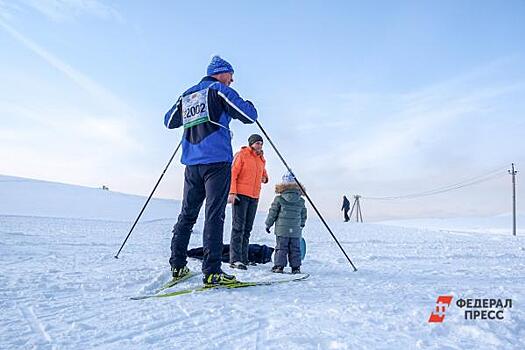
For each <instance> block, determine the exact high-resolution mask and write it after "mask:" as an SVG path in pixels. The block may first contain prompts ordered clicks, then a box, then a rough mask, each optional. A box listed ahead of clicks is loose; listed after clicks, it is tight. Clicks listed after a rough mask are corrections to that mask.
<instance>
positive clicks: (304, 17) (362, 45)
mask: <svg viewBox="0 0 525 350" xmlns="http://www.w3.org/2000/svg"><path fill="white" fill-rule="evenodd" d="M0 47H1V52H2V55H0V77H1V79H2V84H1V85H0V121H1V127H0V143H1V145H2V147H1V149H0V159H1V162H0V173H2V174H7V175H15V176H24V177H32V178H39V179H46V180H53V181H61V182H67V183H74V184H81V185H88V186H101V185H102V184H106V185H108V186H109V187H110V188H111V189H112V190H115V191H122V192H128V193H137V194H145V195H147V194H149V192H150V190H151V188H152V187H153V185H154V183H155V182H156V180H157V178H158V176H159V175H160V172H161V171H162V169H163V168H164V166H165V163H166V162H167V160H168V159H169V157H170V155H171V153H172V151H173V149H174V148H175V147H176V145H177V143H178V140H179V139H180V136H181V133H180V131H172V130H167V129H165V128H164V126H163V124H162V120H163V115H164V113H165V112H166V110H168V109H169V108H170V107H171V105H172V104H173V103H174V101H175V100H176V99H177V97H178V95H179V94H180V93H181V92H183V91H184V90H185V89H186V88H187V87H189V86H191V85H192V84H194V83H196V82H197V81H198V80H199V79H200V78H202V76H203V74H204V72H205V69H206V66H207V64H208V62H209V60H210V58H211V56H212V55H213V54H216V53H218V54H221V55H222V56H223V57H224V58H225V59H227V60H228V61H229V62H230V63H231V64H232V65H233V66H234V68H235V71H236V73H235V76H234V79H235V82H234V84H233V85H232V87H233V88H235V89H236V90H237V91H238V92H239V93H240V94H241V96H243V97H245V98H247V99H250V100H252V101H253V102H254V103H255V105H256V107H257V109H258V111H259V114H260V122H261V123H262V125H263V127H265V129H266V130H267V132H268V133H269V134H270V136H271V137H272V139H273V141H274V142H275V143H276V144H277V146H278V147H279V149H280V151H281V152H282V154H283V155H284V157H285V158H286V159H287V161H288V163H289V164H290V165H291V166H292V168H293V170H294V172H295V173H296V175H297V176H298V178H299V180H300V181H302V182H304V184H305V185H306V186H307V187H308V189H309V191H310V195H311V197H312V199H314V201H316V202H317V203H318V207H319V208H320V209H321V212H323V213H325V215H327V216H331V217H333V216H337V215H339V209H340V202H341V196H342V194H347V195H353V194H356V193H359V194H361V195H364V196H379V197H382V196H392V195H394V196H395V195H399V194H404V193H417V192H421V191H425V190H429V189H433V188H436V187H440V186H445V185H448V184H451V183H456V182H458V181H461V180H464V179H467V178H469V177H474V176H477V175H482V174H484V173H487V172H488V171H491V170H493V169H495V168H502V169H503V168H504V167H505V166H508V165H510V162H516V163H517V164H518V170H519V166H520V164H523V163H524V161H525V154H524V151H523V150H524V149H525V141H524V137H523V135H524V134H525V113H524V112H525V99H524V98H523V97H524V92H525V79H524V78H525V59H524V58H525V2H523V1H504V2H501V1H440V2H430V1H399V2H392V1H372V2H354V1H330V2H327V1H310V2H298V1H270V2H265V3H254V2H247V1H222V2H221V3H220V4H219V3H217V2H207V1H203V2H198V3H197V2H182V1H164V2H162V1H158V2H154V3H146V2H143V1H120V2H116V1H107V2H103V1H86V0H84V1H82V0H76V1H74V0H69V1H68V0H62V1H57V0H41V1H36V0H35V1H33V0H22V1H5V0H0ZM231 127H232V130H233V132H234V140H233V145H234V149H237V148H240V147H241V146H242V145H243V144H244V143H245V142H246V139H247V137H248V136H249V135H250V134H251V133H254V132H257V131H258V130H257V127H256V126H244V125H241V124H238V123H235V122H233V123H232V125H231ZM265 150H266V158H267V161H268V170H269V172H270V182H271V184H272V185H271V186H266V187H265V188H264V189H263V194H262V198H261V204H260V209H261V210H264V211H265V210H266V209H267V206H268V204H269V202H270V201H271V199H272V198H273V188H272V187H273V184H274V183H275V182H276V180H277V179H278V178H280V177H281V175H282V173H283V172H284V168H283V166H282V165H281V164H280V162H279V160H278V158H277V157H276V155H275V154H274V152H273V151H272V150H271V149H270V148H269V144H266V145H265ZM177 158H179V157H177ZM504 171H505V169H503V170H502V172H504ZM182 176H183V170H182V166H181V165H180V163H178V162H177V163H175V164H173V165H172V167H171V168H170V170H169V172H168V173H167V175H166V179H165V181H164V182H163V183H162V185H161V187H160V188H159V192H158V195H159V196H160V197H164V198H180V196H181V194H182ZM519 180H520V178H519V177H518V184H519ZM518 190H519V192H518V196H521V195H524V194H525V191H523V190H521V189H520V187H519V186H518ZM522 197H523V196H522ZM518 198H519V197H518ZM362 206H363V214H364V216H365V219H366V218H370V219H382V218H407V217H417V216H426V217H432V216H449V215H455V214H458V215H490V214H499V213H504V212H508V211H510V208H511V207H510V176H507V177H505V176H502V177H499V178H497V179H494V180H492V181H487V182H484V183H482V184H479V185H475V186H471V187H468V188H465V189H461V190H458V191H453V192H448V193H444V194H440V195H438V196H430V197H425V198H421V199H412V200H399V201H388V202H385V201H364V202H363V204H362ZM518 208H519V207H518ZM312 214H313V213H312Z"/></svg>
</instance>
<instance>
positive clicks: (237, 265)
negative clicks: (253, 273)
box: [230, 261, 248, 270]
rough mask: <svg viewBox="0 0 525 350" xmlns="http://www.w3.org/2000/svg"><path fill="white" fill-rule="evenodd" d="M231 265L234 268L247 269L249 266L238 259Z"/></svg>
mask: <svg viewBox="0 0 525 350" xmlns="http://www.w3.org/2000/svg"><path fill="white" fill-rule="evenodd" d="M230 267H231V268H232V269H239V270H247V269H248V268H247V267H246V265H244V264H243V263H242V262H240V261H236V262H232V263H231V264H230Z"/></svg>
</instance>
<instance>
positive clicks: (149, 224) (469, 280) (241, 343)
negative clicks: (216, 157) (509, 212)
mask: <svg viewBox="0 0 525 350" xmlns="http://www.w3.org/2000/svg"><path fill="white" fill-rule="evenodd" d="M49 186H51V187H52V188H53V191H55V192H56V191H58V192H61V188H59V189H57V187H56V186H57V185H54V184H49ZM19 190H20V189H19ZM42 191H43V192H45V189H42ZM92 191H98V190H96V189H93V190H92ZM87 192H89V191H88V190H86V192H85V193H83V194H82V195H80V194H79V197H80V198H79V199H80V200H81V202H82V203H84V204H86V203H90V201H91V200H93V198H96V196H94V195H93V196H92V195H90V194H88V193H87ZM3 193H4V194H5V193H9V194H11V195H17V191H16V190H15V189H11V190H8V191H7V192H6V191H5V190H4V192H3ZM61 195H65V194H61ZM21 203H22V204H23V202H21ZM2 209H4V208H2ZM55 209H56V211H57V212H58V214H60V213H59V211H60V208H59V205H57V206H56V207H55ZM63 210H64V212H65V214H64V215H55V213H54V215H53V216H56V217H60V216H61V217H63V218H56V217H54V218H51V217H37V216H41V215H30V216H13V213H12V212H8V213H7V214H9V215H5V213H3V212H0V266H1V268H2V273H1V274H0V311H1V314H2V317H1V318H0V349H33V348H36V349H443V348H446V349H470V348H478V349H521V348H523V347H524V346H525V313H524V307H523V304H524V300H525V298H524V297H525V287H524V286H525V285H524V284H523V280H524V277H525V269H524V265H525V260H524V258H525V242H524V240H523V238H522V237H520V236H517V237H511V236H504V235H493V234H487V233H483V232H481V233H453V232H439V231H430V230H422V229H418V228H402V227H393V226H386V225H373V224H356V223H342V222H330V223H329V224H330V226H331V228H332V229H333V231H334V233H335V234H336V235H337V237H338V238H339V240H340V242H341V244H342V245H343V246H344V247H345V249H346V250H347V253H348V254H349V255H350V257H351V258H352V259H353V261H354V263H355V264H356V265H357V267H358V269H359V270H358V272H352V270H351V268H350V266H349V264H348V262H347V261H346V259H345V258H344V256H343V255H342V254H341V253H340V251H339V250H338V248H337V246H336V244H335V243H334V242H333V239H332V238H331V236H330V235H329V234H328V233H327V232H326V230H325V229H324V227H323V226H322V225H321V224H320V223H319V222H318V221H317V220H315V219H314V218H313V217H314V214H313V212H312V211H310V219H309V221H308V222H307V226H306V229H305V238H306V239H307V241H308V254H307V257H306V260H305V261H304V265H303V267H302V268H303V270H304V271H305V272H309V273H310V274H311V277H310V278H309V279H308V280H306V281H304V282H298V283H289V284H284V285H276V286H269V287H253V288H247V289H241V290H233V291H208V292H205V293H201V294H192V295H185V296H179V297H174V298H167V299H158V300H143V301H132V300H129V297H130V296H135V295H141V294H145V293H148V292H151V291H153V290H154V289H155V288H157V287H159V286H160V285H161V284H162V283H163V282H164V281H166V280H167V279H168V277H169V266H168V262H167V259H168V257H169V245H170V239H171V233H170V231H171V227H172V225H173V223H174V222H173V221H174V220H173V219H161V220H145V221H143V222H141V223H140V224H139V225H138V227H137V230H136V232H134V233H133V235H132V236H131V238H130V241H129V242H128V245H127V246H126V247H125V248H124V250H123V252H122V253H121V258H120V259H119V260H116V259H114V258H113V255H114V254H115V252H116V250H117V249H118V247H119V246H120V243H121V242H122V240H123V238H124V237H125V235H126V233H127V231H128V229H129V226H130V223H129V222H119V221H109V220H86V219H78V218H71V217H69V218H68V217H67V216H69V214H68V213H70V211H71V210H73V209H72V208H70V207H65V208H63ZM113 210H114V211H115V212H118V211H119V208H118V207H114V208H113ZM28 214H30V213H26V214H25V215H28ZM39 214H41V213H39ZM158 216H159V217H162V216H163V214H159V215H158ZM64 217H66V218H64ZM263 220H264V217H263V215H258V217H257V219H256V224H255V228H254V232H253V236H252V242H256V243H261V244H268V245H273V242H274V238H273V236H272V235H268V234H266V233H265V232H264V228H263V227H264V226H263V224H262V223H263ZM230 227H231V225H230V219H229V217H228V218H227V220H226V230H225V233H226V234H225V241H227V240H228V239H229V228H230ZM201 230H202V220H199V222H198V223H197V226H196V230H195V234H194V235H193V237H192V240H191V242H190V245H191V246H192V247H193V246H199V245H201V232H202V231H201ZM189 266H190V268H191V269H193V270H195V271H198V270H199V263H198V262H197V261H193V260H190V262H189ZM270 267H271V264H267V265H259V266H256V267H252V268H250V269H249V270H248V271H242V272H237V271H236V272H237V276H238V278H239V279H243V280H264V279H268V278H272V277H274V276H272V274H270V273H269V272H268V270H269V269H270ZM223 268H224V269H225V270H226V271H231V270H230V269H229V268H228V267H227V266H226V265H223ZM186 285H187V286H190V285H199V278H197V277H196V278H194V279H192V280H190V281H188V282H187V283H186ZM177 288H180V287H175V288H174V289H177ZM442 294H443V295H453V296H454V298H455V300H456V299H458V298H497V299H508V298H511V299H512V300H513V308H511V309H508V310H506V311H505V318H504V320H465V319H464V314H463V313H462V310H461V309H459V308H458V307H457V306H455V303H453V305H452V307H451V308H450V310H448V311H447V313H446V318H445V321H444V323H442V324H429V323H428V322H427V321H428V318H429V316H430V312H431V311H432V310H433V309H434V307H435V302H436V298H437V297H438V295H442ZM455 300H454V301H455Z"/></svg>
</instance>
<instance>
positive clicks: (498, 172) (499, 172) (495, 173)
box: [362, 167, 507, 200]
mask: <svg viewBox="0 0 525 350" xmlns="http://www.w3.org/2000/svg"><path fill="white" fill-rule="evenodd" d="M506 168H507V167H499V168H497V169H494V170H492V171H489V172H487V173H485V174H483V175H478V176H475V177H471V178H469V179H466V180H463V181H460V182H457V183H454V184H450V185H447V186H441V187H437V188H434V189H431V190H426V191H423V192H417V193H410V194H406V195H397V196H385V197H368V196H363V197H362V198H363V199H368V200H397V199H412V198H418V197H426V196H432V195H436V194H440V193H444V192H449V191H455V190H458V189H460V188H464V187H468V186H473V185H476V184H479V183H482V182H486V181H490V180H492V179H495V178H498V177H503V176H505V175H506V173H505V172H503V170H506Z"/></svg>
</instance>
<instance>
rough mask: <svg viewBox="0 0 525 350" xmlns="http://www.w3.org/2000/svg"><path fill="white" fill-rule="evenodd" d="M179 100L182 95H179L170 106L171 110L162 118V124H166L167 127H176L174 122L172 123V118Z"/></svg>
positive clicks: (177, 107) (176, 110)
mask: <svg viewBox="0 0 525 350" xmlns="http://www.w3.org/2000/svg"><path fill="white" fill-rule="evenodd" d="M181 100H182V97H179V99H178V100H177V102H176V103H175V105H174V106H173V107H171V110H170V111H169V112H168V113H167V114H166V117H165V118H164V125H166V127H167V128H169V129H173V128H175V127H177V126H176V125H174V124H176V123H173V118H174V117H175V114H176V113H177V112H178V110H179V104H180V102H181ZM170 112H171V113H170ZM179 126H180V125H179Z"/></svg>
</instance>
